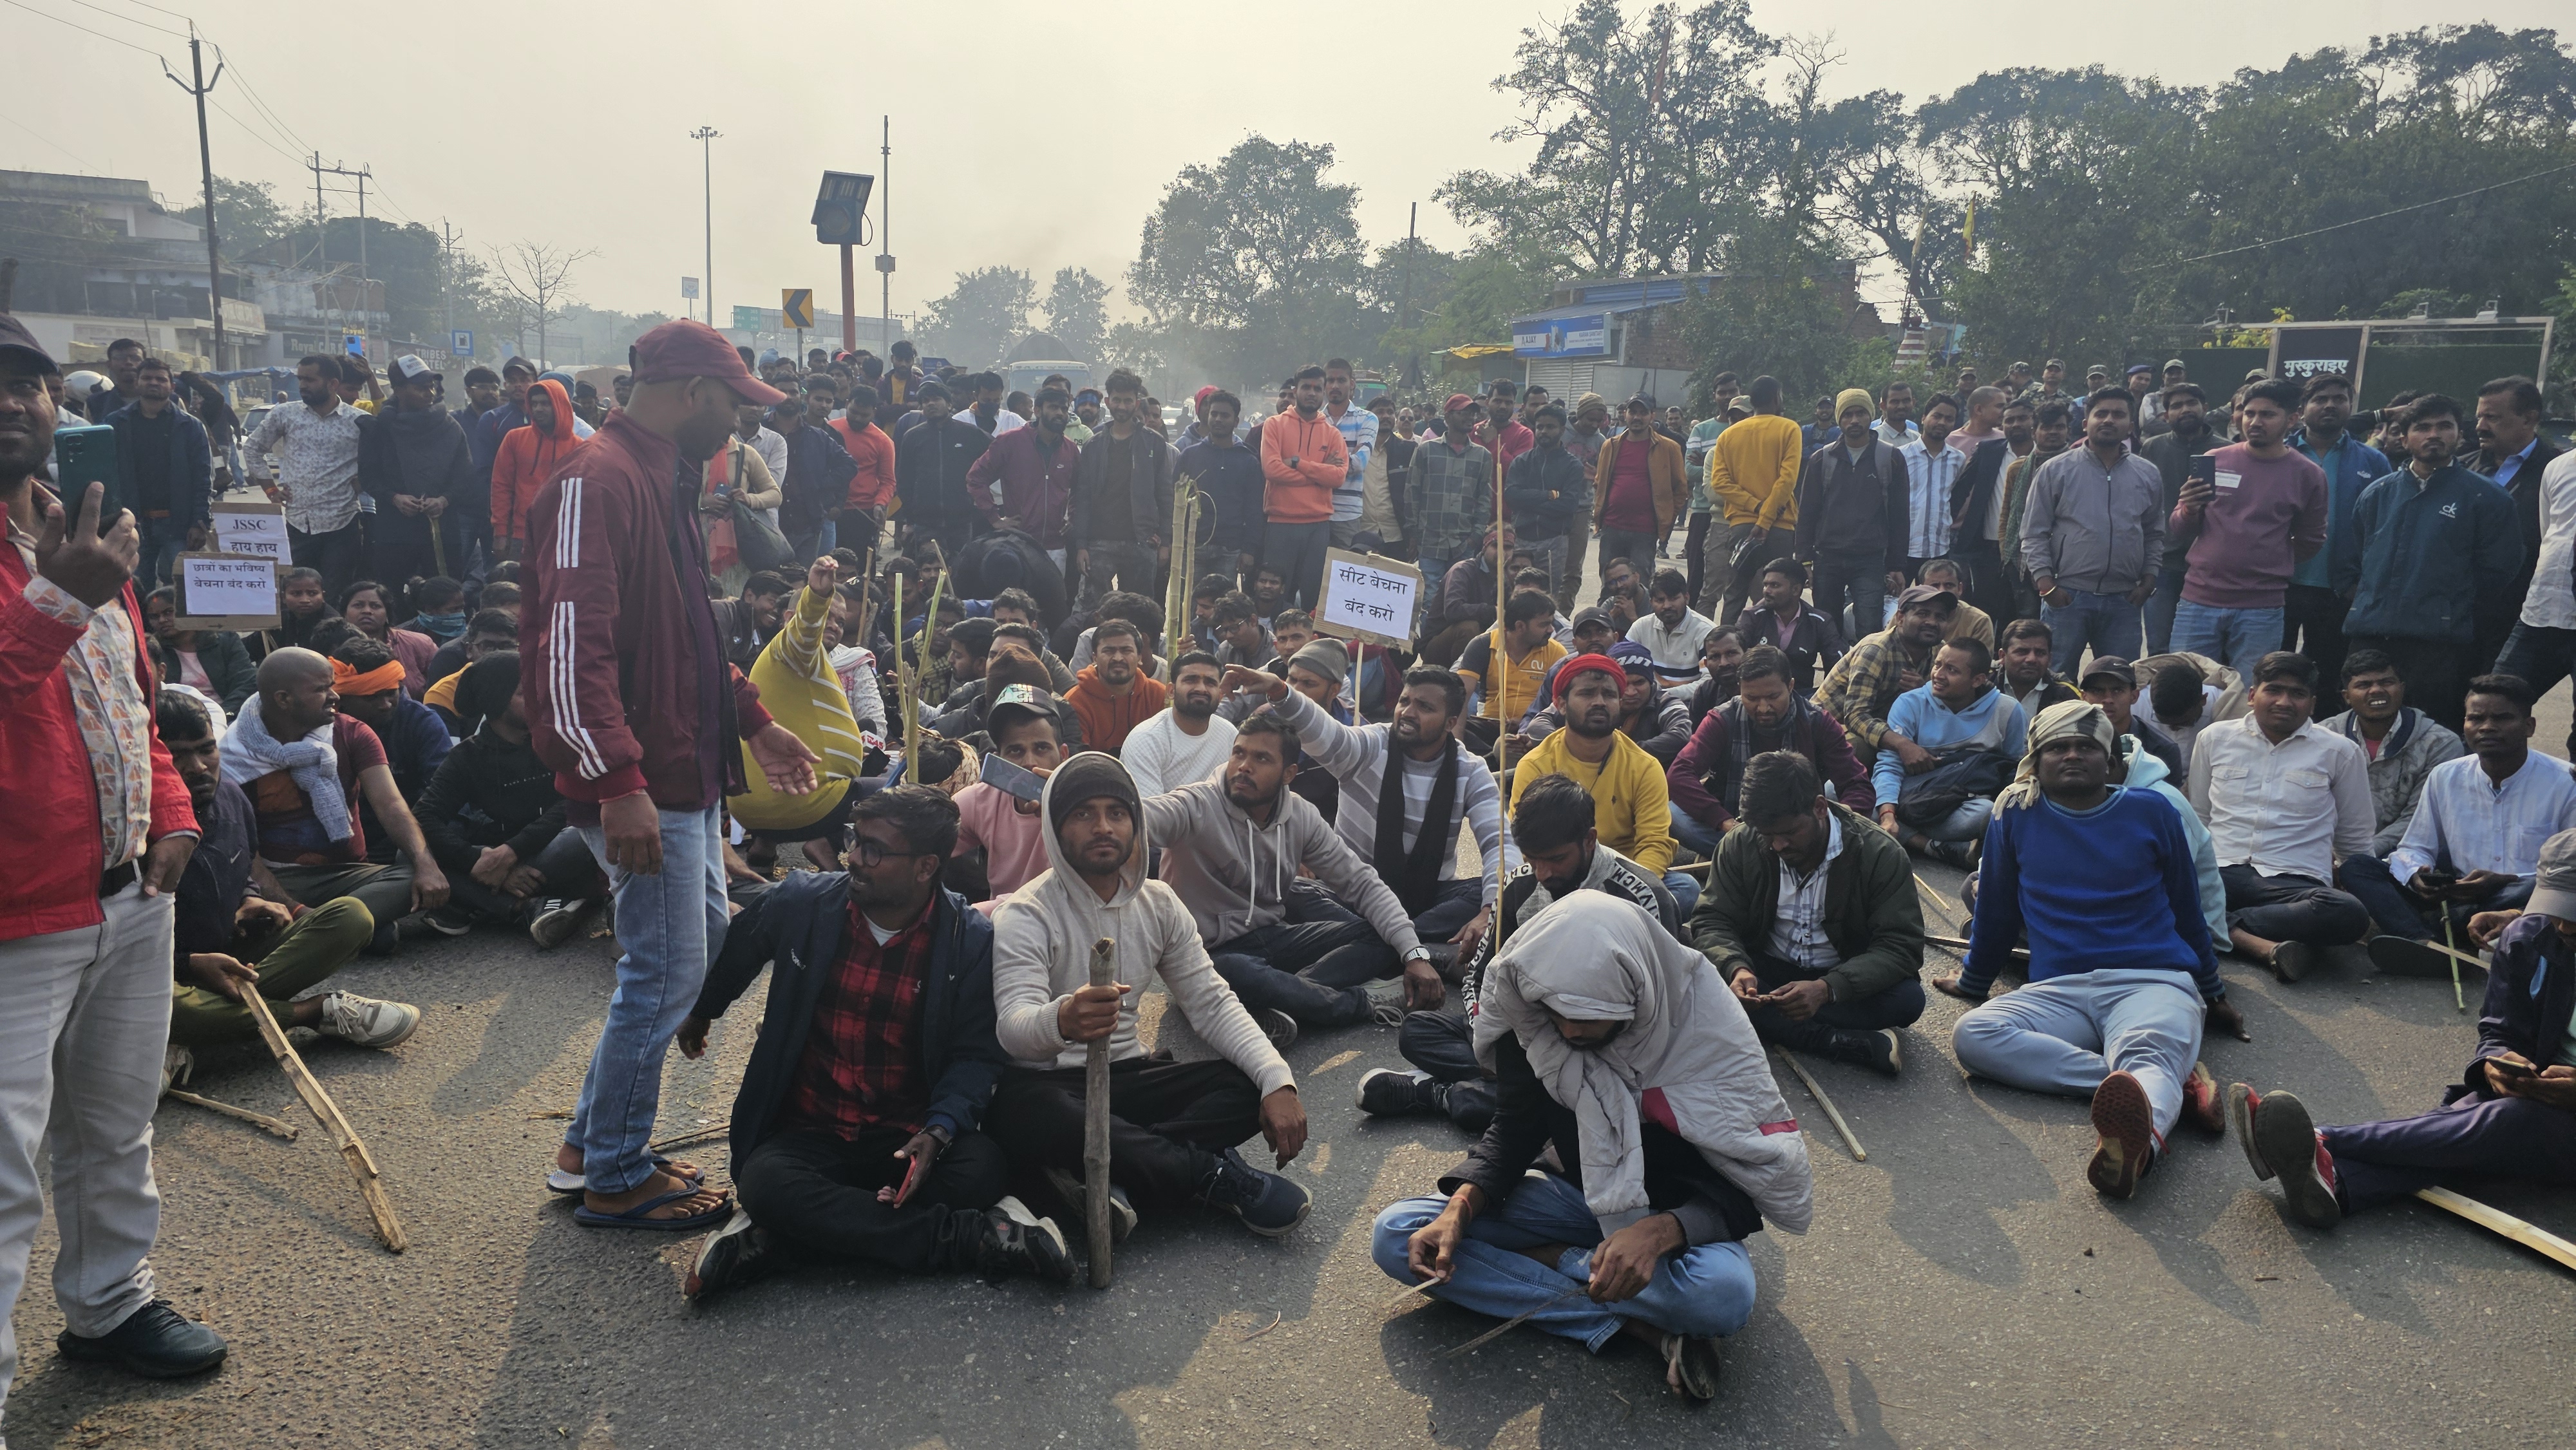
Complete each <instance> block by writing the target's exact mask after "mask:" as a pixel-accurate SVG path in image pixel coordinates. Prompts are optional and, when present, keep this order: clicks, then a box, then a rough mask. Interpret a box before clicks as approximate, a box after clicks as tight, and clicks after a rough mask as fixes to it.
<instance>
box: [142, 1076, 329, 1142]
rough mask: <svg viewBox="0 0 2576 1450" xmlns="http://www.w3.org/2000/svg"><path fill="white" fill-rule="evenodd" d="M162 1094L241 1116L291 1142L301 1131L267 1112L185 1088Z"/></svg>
mask: <svg viewBox="0 0 2576 1450" xmlns="http://www.w3.org/2000/svg"><path fill="white" fill-rule="evenodd" d="M161 1096H163V1097H165V1098H177V1099H178V1100H179V1101H181V1102H183V1103H187V1104H189V1105H190V1106H192V1107H200V1108H204V1109H205V1110H206V1111H207V1112H210V1113H221V1114H223V1115H224V1116H225V1117H227V1118H239V1119H241V1120H242V1121H243V1122H245V1123H256V1124H258V1125H259V1126H260V1127H263V1128H266V1129H267V1130H268V1131H270V1132H272V1133H275V1134H276V1135H277V1136H279V1137H281V1138H284V1139H285V1140H286V1141H288V1142H290V1143H292V1142H294V1141H295V1136H296V1134H297V1132H298V1131H299V1129H297V1128H296V1126H295V1125H294V1124H293V1123H288V1122H281V1121H279V1120H278V1119H276V1118H272V1117H270V1116H269V1115H268V1114H266V1113H254V1112H252V1111H251V1110H250V1109H248V1108H237V1107H234V1106H233V1105H232V1104H230V1103H219V1102H216V1101H215V1100H214V1099H213V1098H201V1097H199V1096H197V1095H196V1094H195V1093H192V1092H189V1091H187V1090H186V1089H184V1088H171V1089H168V1090H167V1091H165V1092H163V1093H162V1094H161Z"/></svg>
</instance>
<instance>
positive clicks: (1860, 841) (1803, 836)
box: [1690, 751, 1923, 1077]
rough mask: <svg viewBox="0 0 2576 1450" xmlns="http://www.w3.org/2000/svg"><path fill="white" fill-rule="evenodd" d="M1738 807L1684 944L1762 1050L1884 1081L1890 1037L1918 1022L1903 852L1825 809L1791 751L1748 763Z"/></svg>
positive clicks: (1919, 916)
mask: <svg viewBox="0 0 2576 1450" xmlns="http://www.w3.org/2000/svg"><path fill="white" fill-rule="evenodd" d="M1741 799H1742V802H1743V805H1742V809H1741V812H1740V814H1739V818H1738V819H1737V821H1736V824H1735V826H1734V828H1733V829H1731V830H1729V831H1728V832H1727V833H1726V835H1725V836H1724V837H1723V838H1722V839H1721V840H1719V842H1718V843H1717V855H1716V859H1715V860H1714V861H1713V862H1712V863H1711V864H1710V866H1709V871H1708V889H1707V891H1705V892H1703V893H1702V894H1701V896H1700V900H1699V906H1698V909H1696V910H1694V911H1693V912H1692V913H1691V919H1690V931H1691V940H1692V942H1693V943H1694V944H1695V945H1697V946H1698V947H1699V949H1700V950H1701V951H1703V952H1706V953H1707V954H1708V958H1709V960H1710V961H1712V962H1715V963H1716V964H1717V971H1718V975H1719V976H1722V977H1724V978H1726V979H1727V981H1728V984H1729V985H1731V986H1732V987H1733V988H1734V989H1735V995H1736V996H1737V997H1738V998H1740V999H1741V1000H1742V1001H1743V1003H1744V1011H1745V1015H1747V1016H1748V1017H1751V1018H1752V1019H1753V1029H1754V1031H1755V1032H1757V1033H1759V1034H1761V1037H1762V1040H1763V1041H1764V1042H1771V1043H1778V1044H1779V1045H1781V1046H1784V1047H1792V1048H1798V1049H1801V1050H1803V1051H1807V1052H1813V1053H1816V1054H1818V1055H1820V1056H1824V1057H1830V1058H1833V1059H1835V1060H1836V1061H1839V1062H1848V1063H1851V1064H1852V1065H1854V1066H1856V1067H1866V1068H1868V1069H1870V1070H1871V1071H1873V1072H1881V1073H1885V1074H1887V1075H1888V1076H1890V1077H1893V1076H1895V1075H1896V1073H1897V1071H1898V1070H1899V1069H1900V1068H1902V1067H1903V1066H1904V1050H1903V1045H1902V1043H1901V1041H1900V1040H1899V1039H1898V1037H1897V1035H1896V1031H1895V1029H1897V1028H1899V1027H1905V1026H1909V1025H1911V1024H1912V1023H1913V1022H1914V1020H1915V1019H1916V1018H1919V1017H1921V1016H1922V1015H1923V983H1922V981H1921V977H1920V974H1921V971H1922V967H1923V907H1922V904H1921V903H1920V902H1919V901H1917V900H1916V899H1915V895H1914V867H1913V863H1912V862H1911V861H1910V860H1909V859H1908V858H1907V856H1906V854H1905V848H1904V847H1903V846H1900V845H1898V844H1897V842H1896V838H1895V837H1893V836H1890V835H1888V834H1887V833H1886V832H1885V831H1882V830H1880V829H1878V828H1877V827H1876V826H1874V825H1872V824H1870V822H1869V821H1867V820H1866V819H1864V818H1863V817H1861V816H1860V815H1859V814H1857V813H1856V812H1853V811H1851V810H1849V809H1848V808H1846V807H1844V806H1843V805H1842V804H1840V803H1839V802H1836V801H1833V800H1831V799H1828V798H1827V797H1826V795H1825V790H1824V785H1823V783H1822V781H1820V780H1819V779H1818V778H1817V775H1816V768H1815V766H1814V765H1813V764H1811V763H1809V761H1808V760H1807V758H1806V757H1805V756H1803V755H1799V754H1797V753H1795V752H1792V751H1773V752H1771V753H1769V754H1765V755H1757V756H1755V757H1753V759H1752V760H1751V761H1750V762H1749V763H1748V764H1747V765H1746V766H1745V768H1744V787H1743V794H1742V797H1741Z"/></svg>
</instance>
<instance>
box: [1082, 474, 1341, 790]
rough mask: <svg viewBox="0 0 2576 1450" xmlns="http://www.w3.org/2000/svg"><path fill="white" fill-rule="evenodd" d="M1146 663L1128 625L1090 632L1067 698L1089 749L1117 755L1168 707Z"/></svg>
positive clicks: (1164, 690) (1166, 694) (1112, 622)
mask: <svg viewBox="0 0 2576 1450" xmlns="http://www.w3.org/2000/svg"><path fill="white" fill-rule="evenodd" d="M1335 436H1339V433H1338V431H1337V432H1336V435H1335ZM1143 658H1144V643H1143V636H1142V635H1141V634H1140V633H1139V632H1138V631H1137V629H1136V626H1134V625H1132V624H1129V623H1128V622H1127V621H1125V620H1123V619H1104V620H1102V621H1101V622H1100V623H1099V624H1098V625H1097V626H1096V627H1094V628H1093V630H1092V631H1091V663H1090V664H1088V665H1085V666H1083V668H1082V672H1081V673H1079V674H1077V675H1075V676H1074V677H1073V692H1072V693H1071V694H1068V695H1066V696H1065V697H1064V702H1065V703H1066V704H1067V705H1070V706H1072V707H1073V714H1074V718H1075V719H1077V720H1080V721H1081V722H1082V738H1083V740H1084V742H1085V745H1086V748H1088V749H1092V750H1105V751H1107V752H1109V753H1110V754H1112V755H1116V754H1117V753H1118V747H1120V746H1122V745H1124V744H1126V743H1127V732H1129V731H1131V730H1133V729H1135V728H1136V727H1137V726H1139V725H1142V724H1144V723H1145V722H1146V721H1147V720H1150V719H1152V718H1153V717H1154V716H1156V715H1159V714H1161V713H1162V711H1163V706H1164V705H1165V704H1166V703H1168V702H1169V700H1170V697H1171V693H1172V692H1171V690H1170V688H1169V687H1168V686H1166V685H1164V684H1163V682H1162V681H1160V680H1157V679H1154V678H1152V677H1151V676H1149V675H1147V674H1146V673H1145V671H1144V669H1143V668H1142V665H1141V662H1142V660H1143Z"/></svg>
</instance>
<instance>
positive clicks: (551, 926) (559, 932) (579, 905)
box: [528, 897, 599, 952]
mask: <svg viewBox="0 0 2576 1450" xmlns="http://www.w3.org/2000/svg"><path fill="white" fill-rule="evenodd" d="M598 905H599V903H598V902H595V901H585V900H581V899H578V898H565V897H550V898H548V899H547V900H545V901H542V902H539V903H538V904H537V909H536V911H535V913H534V914H533V915H532V916H531V917H530V919H529V921H528V939H529V940H530V941H533V942H535V943H536V944H537V950H538V951H541V952H543V951H552V950H554V949H555V948H556V947H559V946H562V945H563V944H564V943H565V942H568V941H570V940H572V939H573V937H574V936H575V935H576V934H578V933H579V932H580V931H581V929H582V928H583V927H585V926H588V925H589V924H590V918H591V914H592V913H593V912H594V911H595V910H596V909H597V908H598Z"/></svg>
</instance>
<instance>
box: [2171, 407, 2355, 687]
mask: <svg viewBox="0 0 2576 1450" xmlns="http://www.w3.org/2000/svg"><path fill="white" fill-rule="evenodd" d="M2240 406H2241V411H2240V413H2239V418H2238V423H2239V427H2240V429H2241V437H2242V439H2243V441H2241V442H2238V443H2231V444H2229V445H2228V446H2227V447H2225V448H2221V449H2218V450H2217V451H2215V452H2212V453H2205V454H2202V455H2201V456H2200V457H2198V458H2194V459H2192V460H2191V466H2192V472H2191V473H2190V474H2189V475H2188V476H2186V477H2185V479H2184V480H2183V486H2182V494H2181V498H2180V501H2179V502H2177V503H2176V504H2175V505H2174V511H2173V517H2172V518H2171V519H2170V520H2169V521H2168V523H2167V526H2166V527H2167V533H2166V536H2165V555H2166V557H2167V558H2171V557H2172V556H2173V553H2174V551H2175V550H2177V549H2184V550H2188V551H2189V552H2190V565H2189V567H2188V568H2187V569H2186V570H2185V571H2184V573H2183V580H2182V601H2181V603H2180V604H2179V605H2177V606H2176V607H2175V609H2174V632H2173V647H2174V648H2175V649H2177V650H2182V651H2185V652H2187V653H2190V654H2196V655H2205V656H2207V657H2208V658H2210V659H2214V660H2218V661H2220V662H2221V663H2224V664H2227V665H2229V666H2232V667H2233V668H2234V669H2235V670H2236V673H2237V674H2238V675H2239V676H2240V677H2242V678H2244V679H2248V680H2250V679H2252V678H2254V664H2255V662H2256V661H2257V660H2260V659H2261V658H2263V656H2264V655H2266V654H2268V653H2270V652H2271V651H2273V650H2276V649H2279V648H2280V647H2281V644H2280V641H2281V620H2282V605H2283V601H2284V600H2285V599H2286V598H2287V596H2288V591H2289V585H2290V573H2291V571H2292V570H2294V569H2296V568H2297V567H2298V566H2299V561H2300V560H2302V559H2305V558H2307V557H2308V556H2309V555H2311V554H2314V553H2315V552H2316V551H2317V550H2319V549H2321V548H2324V547H2325V542H2326V474H2325V470H2324V469H2322V468H2320V467H2318V466H2317V465H2316V463H2315V461H2314V460H2312V459H2310V458H2309V457H2308V456H2307V455H2306V454H2304V453H2301V452H2299V451H2298V450H2297V449H2295V448H2292V447H2291V446H2290V444H2289V437H2290V426H2291V423H2292V422H2293V420H2295V419H2296V418H2297V416H2298V410H2299V385H2298V384H2297V383H2294V382H2292V381H2290V380H2289V379H2287V378H2269V379H2266V380H2264V381H2263V382H2259V383H2256V384H2255V385H2253V386H2252V387H2250V388H2248V389H2246V391H2245V394H2244V401H2243V403H2242V404H2241V405H2240Z"/></svg>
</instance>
